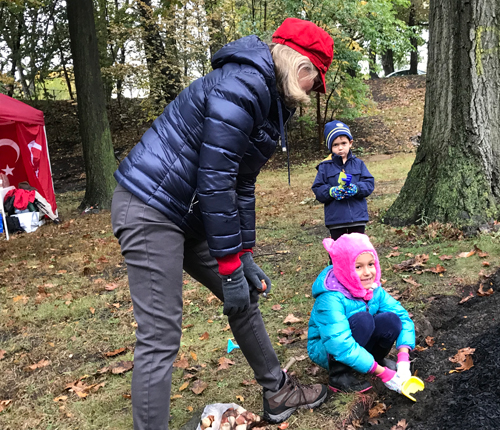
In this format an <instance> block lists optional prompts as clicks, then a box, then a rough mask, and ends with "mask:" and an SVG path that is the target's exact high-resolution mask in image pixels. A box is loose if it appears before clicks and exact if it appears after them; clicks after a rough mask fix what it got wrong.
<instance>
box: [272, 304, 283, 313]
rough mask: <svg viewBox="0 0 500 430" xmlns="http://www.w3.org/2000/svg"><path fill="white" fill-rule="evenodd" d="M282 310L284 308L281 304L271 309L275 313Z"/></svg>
mask: <svg viewBox="0 0 500 430" xmlns="http://www.w3.org/2000/svg"><path fill="white" fill-rule="evenodd" d="M281 308H282V306H281V305H280V304H277V305H273V306H272V307H271V309H272V310H273V311H279V310H281Z"/></svg>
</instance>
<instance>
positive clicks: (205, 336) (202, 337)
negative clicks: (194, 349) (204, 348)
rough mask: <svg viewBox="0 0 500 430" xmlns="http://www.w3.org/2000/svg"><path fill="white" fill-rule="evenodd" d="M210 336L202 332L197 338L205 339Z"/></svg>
mask: <svg viewBox="0 0 500 430" xmlns="http://www.w3.org/2000/svg"><path fill="white" fill-rule="evenodd" d="M209 337H210V335H209V334H208V332H205V333H203V334H202V335H201V336H200V337H199V338H198V339H200V340H207V339H208V338H209Z"/></svg>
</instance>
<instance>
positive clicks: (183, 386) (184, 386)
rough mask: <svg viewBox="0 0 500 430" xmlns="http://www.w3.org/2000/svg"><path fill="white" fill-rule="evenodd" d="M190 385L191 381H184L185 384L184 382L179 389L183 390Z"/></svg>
mask: <svg viewBox="0 0 500 430" xmlns="http://www.w3.org/2000/svg"><path fill="white" fill-rule="evenodd" d="M188 385H189V381H186V382H184V384H182V385H181V386H180V387H179V391H183V390H185V389H186V388H187V387H188Z"/></svg>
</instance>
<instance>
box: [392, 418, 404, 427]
mask: <svg viewBox="0 0 500 430" xmlns="http://www.w3.org/2000/svg"><path fill="white" fill-rule="evenodd" d="M407 427H408V423H407V422H406V420H405V419H404V418H403V419H402V420H399V421H398V423H397V424H396V425H395V426H392V427H391V430H406V428H407Z"/></svg>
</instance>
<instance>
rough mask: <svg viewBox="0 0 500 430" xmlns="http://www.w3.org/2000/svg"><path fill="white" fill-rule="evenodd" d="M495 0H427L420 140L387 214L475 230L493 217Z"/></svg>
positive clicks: (497, 146) (498, 161)
mask: <svg viewBox="0 0 500 430" xmlns="http://www.w3.org/2000/svg"><path fill="white" fill-rule="evenodd" d="M498 16H500V3H499V2H498V1H497V0H471V1H468V0H467V1H466V0H460V1H459V2H458V7H457V1H456V0H440V1H437V0H431V3H430V23H429V61H428V65H429V67H428V71H427V90H426V96H425V111H424V123H423V130H422V139H421V144H420V146H419V147H418V150H417V154H416V158H415V162H414V163H413V166H412V168H411V171H410V173H409V174H408V177H407V179H406V183H405V184H404V186H403V189H402V190H401V193H400V195H399V197H398V198H397V199H396V201H395V202H394V204H393V205H392V206H391V208H390V209H389V211H388V212H387V215H386V217H385V221H386V222H388V223H390V224H393V225H398V226H400V225H405V224H412V223H417V222H422V221H424V222H428V221H440V222H451V223H453V224H455V225H459V226H462V227H466V228H467V230H469V231H470V230H474V229H475V228H477V227H478V226H481V225H483V224H484V223H487V222H490V221H491V220H492V219H494V218H495V217H496V216H498V199H499V198H500V121H499V118H500V91H499V90H498V82H500V55H499V54H500V47H499V45H498V40H499V37H500V27H499V25H498Z"/></svg>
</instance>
